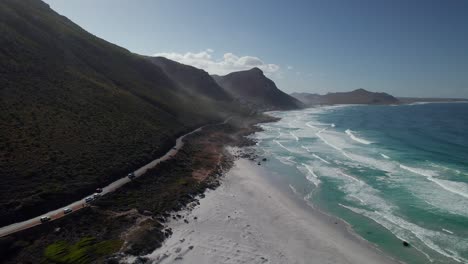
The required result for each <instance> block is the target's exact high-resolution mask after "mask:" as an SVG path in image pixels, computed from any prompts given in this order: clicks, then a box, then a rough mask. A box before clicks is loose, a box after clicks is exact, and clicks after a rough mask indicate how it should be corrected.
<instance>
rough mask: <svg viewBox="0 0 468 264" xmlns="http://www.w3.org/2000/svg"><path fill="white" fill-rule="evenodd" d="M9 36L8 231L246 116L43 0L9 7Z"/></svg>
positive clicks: (5, 119) (2, 194)
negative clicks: (213, 125) (189, 137)
mask: <svg viewBox="0 0 468 264" xmlns="http://www.w3.org/2000/svg"><path fill="white" fill-rule="evenodd" d="M0 35H1V36H2V37H1V38H0V215H2V217H1V218H0V226H3V225H6V224H9V223H12V222H14V221H19V220H24V219H28V218H30V217H33V216H37V215H39V214H41V213H44V212H47V211H48V210H51V209H55V208H57V207H60V206H63V205H66V204H67V203H68V202H70V201H74V200H76V199H80V198H82V197H84V196H85V195H88V194H90V193H91V192H92V191H93V190H94V189H95V188H96V187H101V186H103V185H105V184H107V183H109V182H111V181H113V180H115V179H117V178H119V177H122V176H124V175H126V173H128V172H129V171H132V170H134V169H136V168H138V167H140V166H142V165H143V164H145V163H147V162H149V161H150V160H152V159H154V158H155V157H157V156H159V155H161V154H162V153H164V152H165V151H166V150H167V149H169V148H170V147H171V146H172V144H173V143H174V140H175V138H176V137H177V136H179V135H180V134H182V133H184V132H187V131H189V130H191V129H193V128H195V127H197V126H200V125H201V124H206V123H210V122H215V121H219V120H222V119H224V118H225V117H226V116H228V115H230V113H231V112H232V111H233V110H234V111H237V108H236V107H235V106H233V105H231V104H230V103H229V102H216V101H215V100H213V99H212V98H210V97H209V96H205V95H203V94H200V92H201V91H202V90H200V91H197V92H189V91H188V90H189V87H182V86H181V85H182V84H179V83H176V82H174V81H173V80H172V79H171V78H170V77H168V76H167V75H166V73H164V72H163V71H162V70H161V69H160V68H159V67H158V66H156V65H154V64H153V63H151V62H150V61H148V59H146V58H144V57H142V56H139V55H136V54H132V53H131V52H129V51H128V50H125V49H123V48H120V47H118V46H116V45H113V44H111V43H109V42H106V41H104V40H102V39H99V38H98V37H96V36H93V35H91V34H89V33H88V32H86V31H84V30H83V29H81V28H80V27H79V26H77V25H76V24H74V23H72V22H71V21H70V20H68V19H67V18H65V17H63V16H60V15H59V14H57V13H55V12H54V11H53V10H51V9H50V8H49V7H48V5H46V4H45V3H43V2H42V1H39V0H22V1H17V0H4V1H0ZM200 85H202V83H200ZM213 87H214V88H216V87H217V86H213ZM206 92H212V91H211V90H210V91H206Z"/></svg>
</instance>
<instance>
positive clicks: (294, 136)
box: [289, 132, 299, 141]
mask: <svg viewBox="0 0 468 264" xmlns="http://www.w3.org/2000/svg"><path fill="white" fill-rule="evenodd" d="M289 134H290V135H291V136H292V137H293V138H294V139H295V140H296V141H299V137H298V136H296V135H295V134H294V133H293V132H289Z"/></svg>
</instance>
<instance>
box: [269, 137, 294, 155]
mask: <svg viewBox="0 0 468 264" xmlns="http://www.w3.org/2000/svg"><path fill="white" fill-rule="evenodd" d="M273 141H274V142H275V143H276V144H278V146H280V147H282V148H284V149H285V150H287V151H289V152H291V153H293V151H292V150H290V149H288V148H287V147H285V146H284V145H283V144H281V142H279V141H278V140H273Z"/></svg>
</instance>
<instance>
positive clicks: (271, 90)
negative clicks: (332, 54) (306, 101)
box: [213, 68, 303, 110]
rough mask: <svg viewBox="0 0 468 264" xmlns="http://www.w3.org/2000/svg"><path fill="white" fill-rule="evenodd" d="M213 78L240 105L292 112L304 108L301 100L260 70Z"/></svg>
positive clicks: (254, 69)
mask: <svg viewBox="0 0 468 264" xmlns="http://www.w3.org/2000/svg"><path fill="white" fill-rule="evenodd" d="M213 78H214V79H215V80H216V82H217V83H218V84H219V85H220V86H221V87H223V88H224V89H225V90H226V91H227V92H228V93H229V94H230V95H232V96H233V97H234V98H236V99H237V100H238V101H239V102H240V103H242V104H245V105H251V106H252V107H254V108H257V109H260V110H291V109H298V108H301V107H302V106H303V105H302V103H301V102H300V101H299V100H297V99H295V98H293V97H291V96H290V95H288V94H286V93H284V92H283V91H281V90H279V89H278V87H276V84H275V83H274V82H273V81H272V80H270V79H268V78H267V77H266V76H265V75H264V74H263V72H262V71H261V70H260V69H259V68H253V69H251V70H247V71H240V72H233V73H230V74H228V75H225V76H218V75H213Z"/></svg>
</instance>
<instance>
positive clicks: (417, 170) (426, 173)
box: [400, 164, 437, 177]
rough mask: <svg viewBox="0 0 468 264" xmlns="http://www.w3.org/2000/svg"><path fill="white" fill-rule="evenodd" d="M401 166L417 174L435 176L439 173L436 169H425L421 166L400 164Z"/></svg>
mask: <svg viewBox="0 0 468 264" xmlns="http://www.w3.org/2000/svg"><path fill="white" fill-rule="evenodd" d="M400 168H402V169H405V170H407V171H410V172H412V173H415V174H419V175H422V176H426V177H433V176H436V175H437V173H435V172H434V171H431V170H424V169H420V168H414V167H408V166H405V165H403V164H400Z"/></svg>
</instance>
